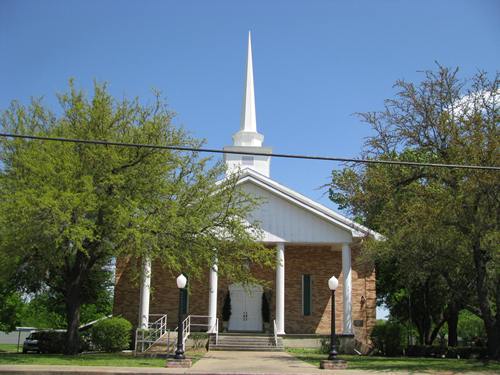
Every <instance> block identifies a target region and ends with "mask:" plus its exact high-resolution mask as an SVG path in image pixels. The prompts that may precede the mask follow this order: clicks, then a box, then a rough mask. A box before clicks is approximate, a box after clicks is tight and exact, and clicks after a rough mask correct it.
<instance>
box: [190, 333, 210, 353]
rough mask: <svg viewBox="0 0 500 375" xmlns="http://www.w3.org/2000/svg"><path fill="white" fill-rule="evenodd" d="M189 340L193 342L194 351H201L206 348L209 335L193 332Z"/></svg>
mask: <svg viewBox="0 0 500 375" xmlns="http://www.w3.org/2000/svg"><path fill="white" fill-rule="evenodd" d="M189 338H190V339H191V340H192V342H193V349H200V348H202V347H204V346H205V347H206V344H207V342H208V334H207V333H206V332H191V334H190V335H189Z"/></svg>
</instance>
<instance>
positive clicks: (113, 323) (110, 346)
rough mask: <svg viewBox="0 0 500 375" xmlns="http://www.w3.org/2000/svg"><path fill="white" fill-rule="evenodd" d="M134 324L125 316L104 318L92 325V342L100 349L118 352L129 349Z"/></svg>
mask: <svg viewBox="0 0 500 375" xmlns="http://www.w3.org/2000/svg"><path fill="white" fill-rule="evenodd" d="M131 330H132V324H131V323H130V322H129V321H128V320H126V319H124V318H109V319H104V320H101V321H99V322H97V323H96V324H94V326H93V327H92V330H91V333H90V334H91V338H92V343H93V344H94V345H95V347H96V348H97V349H99V350H103V351H105V352H118V351H120V350H123V349H128V348H129V345H130V332H131Z"/></svg>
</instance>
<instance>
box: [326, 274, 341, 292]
mask: <svg viewBox="0 0 500 375" xmlns="http://www.w3.org/2000/svg"><path fill="white" fill-rule="evenodd" d="M338 286H339V281H338V280H337V278H336V277H335V276H332V277H330V280H328V288H330V290H335V289H337V287H338Z"/></svg>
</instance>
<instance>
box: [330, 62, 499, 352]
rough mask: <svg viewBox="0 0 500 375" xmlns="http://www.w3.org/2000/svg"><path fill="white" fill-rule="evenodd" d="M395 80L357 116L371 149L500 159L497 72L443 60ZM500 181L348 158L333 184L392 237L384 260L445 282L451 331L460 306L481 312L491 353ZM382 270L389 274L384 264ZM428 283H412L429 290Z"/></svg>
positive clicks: (464, 160) (471, 160) (405, 155)
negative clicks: (418, 74)
mask: <svg viewBox="0 0 500 375" xmlns="http://www.w3.org/2000/svg"><path fill="white" fill-rule="evenodd" d="M395 87H396V89H397V90H398V91H397V94H396V98H395V99H390V100H386V102H385V108H384V110H382V111H380V112H370V113H362V114H360V116H361V118H362V120H363V121H365V122H366V123H368V124H369V125H370V126H371V128H372V129H373V131H374V135H373V136H372V137H370V138H368V140H367V142H366V144H365V149H364V151H363V156H364V157H367V158H380V159H399V160H411V161H422V162H434V163H447V164H479V165H495V166H498V165H499V164H500V163H499V158H500V155H499V154H498V149H499V146H500V145H499V141H500V137H499V127H498V122H499V117H500V116H499V107H498V102H499V98H500V94H499V92H500V91H499V75H498V74H496V75H495V76H494V77H493V78H492V79H490V78H488V75H487V74H486V73H484V72H479V73H477V74H476V75H475V76H474V77H472V79H470V80H460V79H459V78H458V69H455V70H451V69H448V68H445V67H441V66H438V70H437V71H436V72H433V71H427V72H425V77H424V79H423V80H422V82H420V83H419V84H413V83H410V82H406V81H403V80H401V81H398V82H396V85H395ZM499 185H500V174H499V173H498V172H496V171H479V170H475V171H473V170H463V169H441V168H440V169H437V168H425V167H420V168H409V167H381V166H368V167H362V168H360V167H355V166H347V167H346V168H345V169H344V170H343V171H341V172H334V174H333V178H332V186H331V189H330V197H331V199H332V200H333V201H335V202H337V203H338V204H339V205H340V206H341V207H343V208H346V209H349V210H351V212H352V213H353V214H355V215H356V216H358V217H359V219H360V220H362V221H364V222H365V223H366V224H367V225H369V226H371V227H373V228H375V229H377V230H379V231H381V232H382V233H384V234H386V235H387V241H385V242H384V243H382V244H380V245H379V246H378V248H376V249H375V252H374V253H375V254H377V255H378V257H379V259H378V260H379V264H380V262H381V258H383V259H385V262H386V264H392V266H393V267H394V268H395V269H397V271H396V273H397V274H398V275H399V276H403V278H404V281H408V282H415V281H419V280H420V281H422V280H426V279H427V280H429V281H430V282H431V285H432V286H433V287H436V286H438V285H439V284H441V285H442V286H443V287H442V288H441V287H440V288H439V290H440V291H441V293H442V295H443V296H444V300H445V304H444V305H443V306H442V308H441V310H442V313H443V314H447V315H448V316H447V317H446V319H447V320H448V323H449V325H451V326H452V331H454V332H453V333H451V334H450V335H451V336H456V325H457V322H458V311H460V309H462V308H464V307H465V308H467V309H469V310H471V311H473V312H474V313H475V314H477V315H478V316H480V317H481V318H482V319H483V322H484V325H485V330H486V333H487V337H488V351H489V354H490V355H491V356H496V357H498V356H500V308H499V306H500V252H499V248H498V243H500V241H499V237H500V231H499V212H500V207H499V205H500V196H499V195H500V191H499V189H498V186H499ZM385 255H388V256H385ZM412 255H413V257H412ZM391 260H392V261H395V262H392V263H390V262H391ZM387 271H388V270H387V269H386V270H385V272H387ZM378 276H379V280H381V279H384V278H385V277H387V276H388V274H387V273H385V274H381V272H380V271H379V272H378ZM389 278H390V279H391V280H393V279H394V278H391V277H390V276H389ZM399 281H401V280H399ZM382 284H384V283H382ZM385 284H387V285H389V283H385ZM396 285H400V286H401V282H399V284H396ZM421 285H422V284H418V283H417V284H415V287H414V288H413V289H412V290H416V291H419V292H422V293H423V292H424V291H425V290H424V289H422V286H421ZM394 287H395V288H396V286H395V285H394ZM388 293H389V294H392V293H393V291H390V290H389V291H388ZM433 293H434V292H433ZM424 295H425V293H424ZM432 306H434V307H435V303H434V302H433V303H432ZM443 316H444V315H443Z"/></svg>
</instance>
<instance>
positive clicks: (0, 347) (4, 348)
mask: <svg viewBox="0 0 500 375" xmlns="http://www.w3.org/2000/svg"><path fill="white" fill-rule="evenodd" d="M22 350H23V345H22V343H21V345H20V347H19V351H22ZM4 352H8V353H15V352H17V344H0V353H4Z"/></svg>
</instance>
